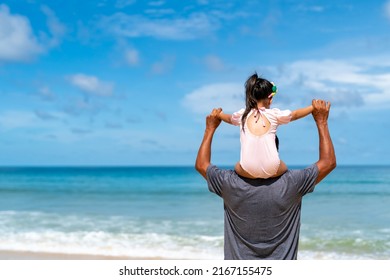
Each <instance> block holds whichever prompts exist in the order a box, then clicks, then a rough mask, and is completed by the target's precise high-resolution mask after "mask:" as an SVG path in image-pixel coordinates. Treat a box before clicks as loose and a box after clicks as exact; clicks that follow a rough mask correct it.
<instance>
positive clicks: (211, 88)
mask: <svg viewBox="0 0 390 280" xmlns="http://www.w3.org/2000/svg"><path fill="white" fill-rule="evenodd" d="M244 94H245V93H244V86H243V83H240V84H238V83H237V84H236V83H220V84H211V85H206V86H203V87H201V88H198V89H196V90H194V91H192V92H191V93H189V94H187V95H186V96H185V97H184V98H183V100H182V104H183V106H184V107H187V108H188V109H189V110H191V111H192V112H194V113H198V114H208V113H210V112H211V110H212V109H213V108H219V107H221V108H222V109H223V110H224V111H225V112H228V113H232V112H235V111H238V110H239V109H241V108H243V106H245V96H244Z"/></svg>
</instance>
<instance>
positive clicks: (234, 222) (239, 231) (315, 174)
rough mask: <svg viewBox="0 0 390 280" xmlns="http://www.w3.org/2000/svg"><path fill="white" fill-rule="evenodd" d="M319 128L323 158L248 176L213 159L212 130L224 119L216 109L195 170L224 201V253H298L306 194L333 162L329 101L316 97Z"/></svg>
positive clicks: (289, 256)
mask: <svg viewBox="0 0 390 280" xmlns="http://www.w3.org/2000/svg"><path fill="white" fill-rule="evenodd" d="M312 105H313V112H312V115H313V117H314V120H315V123H316V125H317V128H318V134H319V160H318V161H317V162H316V163H315V164H312V165H311V166H309V167H307V168H306V169H303V170H288V171H287V172H286V173H284V174H283V175H282V176H280V177H277V178H269V179H247V178H243V177H240V176H238V175H237V173H235V172H234V171H233V170H221V169H219V168H218V167H216V166H215V165H212V164H211V163H210V159H211V143H212V139H213V136H214V132H215V131H216V129H217V127H218V126H219V124H220V123H221V120H220V119H219V118H218V114H219V113H220V112H221V109H214V110H213V111H212V113H211V114H210V115H209V116H207V118H206V130H205V134H204V137H203V140H202V144H201V146H200V148H199V151H198V156H197V158H196V164H195V168H196V170H197V171H198V172H199V173H200V174H201V175H202V176H203V177H204V178H205V179H206V180H207V183H208V187H209V190H210V191H211V192H213V193H215V194H217V195H218V196H220V197H222V199H223V201H224V217H225V218H224V223H225V226H224V238H225V241H224V254H225V259H274V260H282V259H288V260H293V259H297V253H298V241H299V230H300V217H301V201H302V197H303V196H304V195H305V194H307V193H310V192H312V191H313V190H314V187H315V185H316V184H318V183H319V182H320V181H321V180H322V179H324V178H325V177H326V176H327V175H328V174H329V173H330V172H331V171H332V170H333V169H334V168H335V167H336V156H335V152H334V148H333V144H332V140H331V137H330V134H329V130H328V116H329V110H330V103H329V102H325V101H323V100H313V101H312Z"/></svg>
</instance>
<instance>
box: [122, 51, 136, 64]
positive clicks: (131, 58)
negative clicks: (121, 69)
mask: <svg viewBox="0 0 390 280" xmlns="http://www.w3.org/2000/svg"><path fill="white" fill-rule="evenodd" d="M125 60H126V62H127V64H129V65H132V66H133V65H137V64H138V63H139V53H138V51H137V50H136V49H127V50H125Z"/></svg>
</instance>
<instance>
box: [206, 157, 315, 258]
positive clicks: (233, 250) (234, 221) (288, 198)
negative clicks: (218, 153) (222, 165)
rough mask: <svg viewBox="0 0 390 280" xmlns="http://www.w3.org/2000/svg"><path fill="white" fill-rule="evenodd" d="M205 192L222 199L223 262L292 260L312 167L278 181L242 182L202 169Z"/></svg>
mask: <svg viewBox="0 0 390 280" xmlns="http://www.w3.org/2000/svg"><path fill="white" fill-rule="evenodd" d="M206 174H207V176H206V177H207V182H208V187H209V190H210V191H211V192H213V193H215V194H217V195H218V196H220V197H222V198H223V201H224V212H225V214H224V216H225V218H224V219H225V221H224V222H225V229H224V231H225V233H224V237H225V242H224V252H225V259H227V260H230V259H233V260H234V259H238V260H240V259H241V260H244V259H245V260H250V259H273V260H294V259H297V252H298V241H299V229H300V219H301V201H302V197H303V196H304V195H305V194H307V193H310V192H312V191H313V190H314V187H315V182H316V179H317V176H318V168H317V165H316V164H313V165H311V166H310V167H308V168H306V169H303V170H288V171H287V172H286V173H284V174H283V175H282V176H280V177H278V178H269V179H247V178H243V177H240V176H238V175H237V173H236V172H235V171H233V170H223V169H219V168H218V167H216V166H215V165H210V166H209V167H208V168H207V173H206Z"/></svg>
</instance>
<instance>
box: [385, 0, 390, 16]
mask: <svg viewBox="0 0 390 280" xmlns="http://www.w3.org/2000/svg"><path fill="white" fill-rule="evenodd" d="M384 8H385V15H386V17H387V18H388V19H389V20H390V0H388V1H387V2H386V4H385V6H384Z"/></svg>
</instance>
